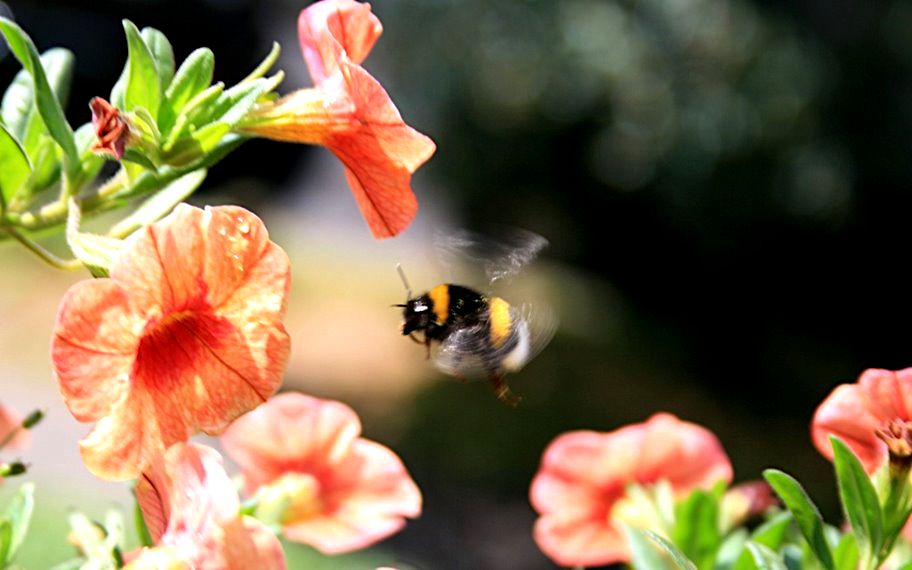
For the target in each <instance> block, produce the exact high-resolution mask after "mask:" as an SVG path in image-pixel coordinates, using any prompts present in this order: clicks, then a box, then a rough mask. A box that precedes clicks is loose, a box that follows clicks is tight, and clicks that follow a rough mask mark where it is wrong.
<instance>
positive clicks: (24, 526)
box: [6, 482, 35, 561]
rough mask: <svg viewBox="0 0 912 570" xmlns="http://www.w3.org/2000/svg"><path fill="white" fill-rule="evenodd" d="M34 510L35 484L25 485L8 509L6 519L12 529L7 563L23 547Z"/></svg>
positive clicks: (17, 492) (20, 488)
mask: <svg viewBox="0 0 912 570" xmlns="http://www.w3.org/2000/svg"><path fill="white" fill-rule="evenodd" d="M34 510H35V484H34V483H31V482H29V483H23V484H22V486H21V487H19V490H18V491H16V494H15V495H14V496H13V500H12V501H10V504H9V506H8V507H7V508H6V519H7V520H9V522H10V526H11V528H12V533H11V535H10V543H9V551H8V553H7V555H6V560H7V561H9V560H12V559H13V557H14V556H16V553H17V552H18V551H19V547H20V546H22V542H23V541H24V540H25V535H26V533H27V532H28V528H29V523H30V522H31V520H32V513H33V512H34Z"/></svg>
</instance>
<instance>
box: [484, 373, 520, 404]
mask: <svg viewBox="0 0 912 570" xmlns="http://www.w3.org/2000/svg"><path fill="white" fill-rule="evenodd" d="M488 382H490V383H491V388H493V389H494V395H495V396H497V399H498V400H500V401H501V402H503V403H504V404H506V405H508V406H510V407H511V408H515V407H516V406H518V405H519V403H520V402H521V401H522V397H521V396H517V395H516V394H514V393H513V391H512V390H510V386H508V385H507V381H506V380H504V377H503V375H498V376H491V377H490V378H488Z"/></svg>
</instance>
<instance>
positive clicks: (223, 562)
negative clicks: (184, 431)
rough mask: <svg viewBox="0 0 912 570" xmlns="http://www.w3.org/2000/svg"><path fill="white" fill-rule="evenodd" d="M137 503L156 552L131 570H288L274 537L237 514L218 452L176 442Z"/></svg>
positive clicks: (144, 481) (142, 556) (147, 478)
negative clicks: (250, 569) (157, 569)
mask: <svg viewBox="0 0 912 570" xmlns="http://www.w3.org/2000/svg"><path fill="white" fill-rule="evenodd" d="M136 499H137V502H138V503H139V507H140V509H142V514H143V519H145V521H146V526H147V527H148V529H149V534H150V535H151V537H152V539H153V540H154V541H155V547H152V548H145V549H143V550H141V551H140V552H139V553H137V555H136V557H135V558H134V559H133V560H132V561H131V562H130V564H129V565H128V566H127V568H130V569H131V570H140V569H144V568H148V569H153V568H210V569H213V570H214V569H226V570H228V569H245V568H258V569H263V570H269V569H272V568H285V554H284V552H282V545H281V544H280V543H279V540H278V539H277V538H276V536H275V535H274V534H273V533H272V532H271V531H270V530H269V529H267V528H266V527H265V526H264V525H263V524H262V523H260V522H259V521H257V520H256V519H253V518H250V517H246V516H241V515H240V514H239V509H240V501H239V500H238V495H237V491H236V490H235V488H234V485H233V484H232V482H231V479H230V478H229V477H228V474H227V473H225V469H224V468H223V467H222V458H221V456H220V455H219V454H218V452H216V451H215V450H214V449H211V448H208V447H205V446H203V445H197V444H193V443H178V444H175V445H173V446H171V447H170V448H169V449H168V450H167V451H166V452H165V454H164V455H162V456H159V458H158V460H157V461H155V462H154V463H153V464H152V466H151V468H150V469H149V470H148V471H146V472H144V473H143V475H142V478H141V479H140V480H139V482H138V483H137V484H136Z"/></svg>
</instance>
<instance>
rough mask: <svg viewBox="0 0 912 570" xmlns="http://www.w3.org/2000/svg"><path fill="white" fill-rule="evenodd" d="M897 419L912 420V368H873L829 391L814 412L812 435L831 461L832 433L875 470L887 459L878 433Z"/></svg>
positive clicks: (871, 469)
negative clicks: (854, 380) (896, 369)
mask: <svg viewBox="0 0 912 570" xmlns="http://www.w3.org/2000/svg"><path fill="white" fill-rule="evenodd" d="M894 420H895V421H898V422H900V423H905V422H909V421H912V368H906V369H905V370H899V371H896V372H893V371H891V370H879V369H873V368H872V369H869V370H865V371H864V372H863V373H862V374H861V376H860V377H859V378H858V381H857V382H856V383H855V384H842V385H840V386H837V387H836V388H835V389H834V390H833V391H832V392H830V395H829V396H827V397H826V399H825V400H824V401H823V403H822V404H820V406H819V407H818V408H817V411H816V412H815V413H814V419H813V420H812V422H811V437H812V439H813V440H814V445H815V446H817V450H818V451H820V453H822V454H823V455H824V457H826V458H827V459H830V460H832V459H833V448H832V446H831V444H830V440H829V436H831V435H835V436H837V437H839V438H840V439H841V440H842V441H844V442H845V444H846V445H848V446H849V448H850V449H851V450H852V452H854V453H855V455H857V456H858V459H859V460H861V463H862V464H863V465H864V467H865V470H866V471H867V472H868V473H873V472H874V471H876V470H877V468H878V467H880V466H881V465H883V463H884V462H885V461H886V459H887V445H886V444H885V443H884V442H883V440H881V439H880V438H879V437H878V436H877V434H876V432H877V430H880V429H883V428H886V427H887V426H888V424H889V423H890V422H892V421H894Z"/></svg>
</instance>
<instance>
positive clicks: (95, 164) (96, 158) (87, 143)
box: [75, 123, 105, 186]
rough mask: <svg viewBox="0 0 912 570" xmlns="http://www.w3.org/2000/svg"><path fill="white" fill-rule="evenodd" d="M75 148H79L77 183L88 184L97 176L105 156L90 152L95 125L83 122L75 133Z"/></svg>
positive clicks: (93, 139) (94, 138)
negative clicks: (79, 169)
mask: <svg viewBox="0 0 912 570" xmlns="http://www.w3.org/2000/svg"><path fill="white" fill-rule="evenodd" d="M75 137H76V148H78V149H79V157H80V165H79V166H80V168H81V172H80V174H79V178H78V179H77V180H78V182H77V183H78V185H80V186H83V185H85V184H88V183H89V182H91V181H92V180H94V179H95V177H96V176H98V173H99V172H100V171H101V169H102V167H103V166H104V163H105V157H104V156H102V155H100V154H95V153H94V152H92V145H94V144H95V140H96V136H95V127H93V126H92V123H85V124H83V125H82V126H81V127H79V128H78V129H76V133H75Z"/></svg>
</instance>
